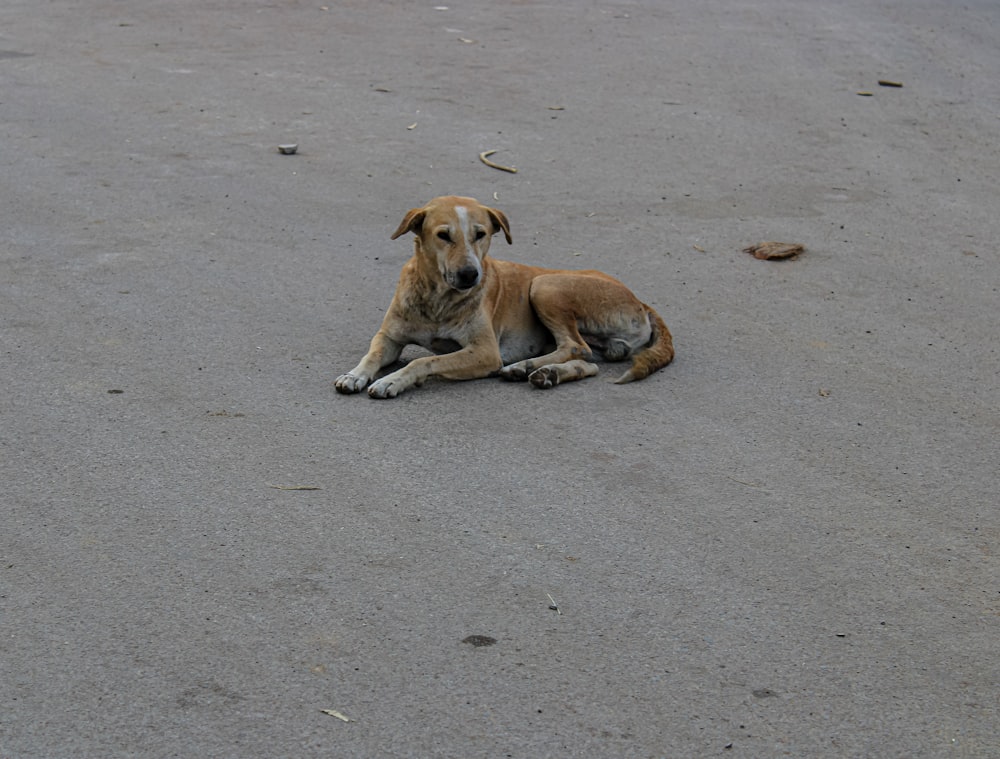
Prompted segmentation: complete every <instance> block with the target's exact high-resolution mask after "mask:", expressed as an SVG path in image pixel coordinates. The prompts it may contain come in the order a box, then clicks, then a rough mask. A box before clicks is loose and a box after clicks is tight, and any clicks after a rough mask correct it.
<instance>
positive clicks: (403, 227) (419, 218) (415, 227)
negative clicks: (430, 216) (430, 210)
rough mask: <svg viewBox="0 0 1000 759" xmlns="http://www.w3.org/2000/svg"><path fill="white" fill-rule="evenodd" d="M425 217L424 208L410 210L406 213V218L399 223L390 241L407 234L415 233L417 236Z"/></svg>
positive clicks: (425, 210)
mask: <svg viewBox="0 0 1000 759" xmlns="http://www.w3.org/2000/svg"><path fill="white" fill-rule="evenodd" d="M426 215H427V209H426V208H411V209H410V210H409V211H407V212H406V216H404V217H403V220H402V221H401V222H399V226H398V227H397V228H396V231H395V232H393V233H392V237H390V238H389V239H390V240H395V239H396V238H397V237H399V236H400V235H405V234H406V233H407V232H416V233H418V234H419V232H420V227H421V226H423V223H424V217H425V216H426Z"/></svg>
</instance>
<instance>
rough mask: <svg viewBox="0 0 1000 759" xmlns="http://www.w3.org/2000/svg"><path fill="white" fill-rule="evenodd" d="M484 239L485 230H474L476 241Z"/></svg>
mask: <svg viewBox="0 0 1000 759" xmlns="http://www.w3.org/2000/svg"><path fill="white" fill-rule="evenodd" d="M484 237H486V230H485V229H477V230H476V240H482V239H483V238H484Z"/></svg>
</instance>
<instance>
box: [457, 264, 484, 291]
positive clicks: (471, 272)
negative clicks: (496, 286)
mask: <svg viewBox="0 0 1000 759" xmlns="http://www.w3.org/2000/svg"><path fill="white" fill-rule="evenodd" d="M455 282H456V284H458V286H459V287H460V288H461V289H463V290H468V289H469V288H470V287H474V286H475V285H476V283H477V282H479V269H477V268H476V267H475V266H463V267H462V268H461V269H459V270H458V271H457V272H455Z"/></svg>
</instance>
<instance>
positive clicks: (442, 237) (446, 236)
mask: <svg viewBox="0 0 1000 759" xmlns="http://www.w3.org/2000/svg"><path fill="white" fill-rule="evenodd" d="M438 239H440V240H444V241H445V242H451V235H450V234H448V232H447V230H444V229H442V230H441V231H440V232H438Z"/></svg>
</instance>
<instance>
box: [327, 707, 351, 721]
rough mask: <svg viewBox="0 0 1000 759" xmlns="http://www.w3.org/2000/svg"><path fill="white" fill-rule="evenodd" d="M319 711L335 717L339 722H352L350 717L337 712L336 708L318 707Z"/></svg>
mask: <svg viewBox="0 0 1000 759" xmlns="http://www.w3.org/2000/svg"><path fill="white" fill-rule="evenodd" d="M320 711H321V712H323V714H328V715H330V716H331V717H336V718H337V719H339V720H340V721H341V722H354V720H353V719H351V718H350V717H348V716H347V715H346V714H344V713H343V712H338V711H337V710H336V709H320Z"/></svg>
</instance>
